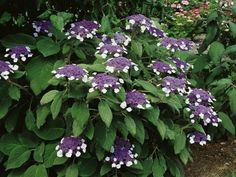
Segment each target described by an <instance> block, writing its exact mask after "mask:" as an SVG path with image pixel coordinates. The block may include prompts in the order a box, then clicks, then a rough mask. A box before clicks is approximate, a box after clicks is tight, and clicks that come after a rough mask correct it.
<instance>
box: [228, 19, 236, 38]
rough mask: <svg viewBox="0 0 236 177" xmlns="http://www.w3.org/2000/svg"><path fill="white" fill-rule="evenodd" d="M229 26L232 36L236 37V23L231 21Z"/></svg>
mask: <svg viewBox="0 0 236 177" xmlns="http://www.w3.org/2000/svg"><path fill="white" fill-rule="evenodd" d="M229 28H230V31H231V34H232V36H233V37H234V38H236V24H235V23H233V22H229Z"/></svg>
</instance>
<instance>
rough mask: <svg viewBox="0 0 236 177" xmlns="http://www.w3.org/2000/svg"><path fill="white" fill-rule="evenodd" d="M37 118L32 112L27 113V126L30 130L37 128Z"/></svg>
mask: <svg viewBox="0 0 236 177" xmlns="http://www.w3.org/2000/svg"><path fill="white" fill-rule="evenodd" d="M35 122H36V120H35V117H34V114H33V112H32V111H31V110H28V111H27V112H26V116H25V126H26V128H27V129H28V130H30V131H31V130H33V129H34V128H35Z"/></svg>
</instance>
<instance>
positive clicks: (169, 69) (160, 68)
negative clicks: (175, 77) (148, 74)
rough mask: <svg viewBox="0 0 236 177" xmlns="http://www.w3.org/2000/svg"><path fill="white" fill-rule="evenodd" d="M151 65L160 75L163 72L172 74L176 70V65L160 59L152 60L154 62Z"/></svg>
mask: <svg viewBox="0 0 236 177" xmlns="http://www.w3.org/2000/svg"><path fill="white" fill-rule="evenodd" d="M149 67H151V68H152V69H153V71H154V72H155V73H156V74H157V75H160V74H161V73H168V74H171V73H175V72H176V70H175V67H173V66H172V65H170V64H167V63H165V62H162V61H160V60H156V61H152V64H150V65H149Z"/></svg>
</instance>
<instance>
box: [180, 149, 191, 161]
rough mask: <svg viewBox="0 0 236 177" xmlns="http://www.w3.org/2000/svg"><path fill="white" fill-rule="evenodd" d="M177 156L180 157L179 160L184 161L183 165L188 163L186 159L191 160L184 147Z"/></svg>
mask: <svg viewBox="0 0 236 177" xmlns="http://www.w3.org/2000/svg"><path fill="white" fill-rule="evenodd" d="M179 157H180V159H181V161H182V162H183V163H184V165H186V164H187V163H188V160H192V157H191V155H190V153H189V151H188V150H187V149H186V148H184V149H183V150H182V151H181V152H180V154H179Z"/></svg>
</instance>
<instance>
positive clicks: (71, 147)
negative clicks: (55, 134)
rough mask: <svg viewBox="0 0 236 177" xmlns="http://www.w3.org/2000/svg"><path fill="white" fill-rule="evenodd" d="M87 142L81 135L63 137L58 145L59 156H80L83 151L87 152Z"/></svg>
mask: <svg viewBox="0 0 236 177" xmlns="http://www.w3.org/2000/svg"><path fill="white" fill-rule="evenodd" d="M86 148H87V144H85V140H84V139H82V138H79V137H74V136H68V137H64V138H62V139H61V142H60V143H59V145H57V146H56V151H57V157H63V156H65V157H68V158H70V157H72V156H73V155H75V156H76V157H79V156H80V155H81V154H82V153H86Z"/></svg>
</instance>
